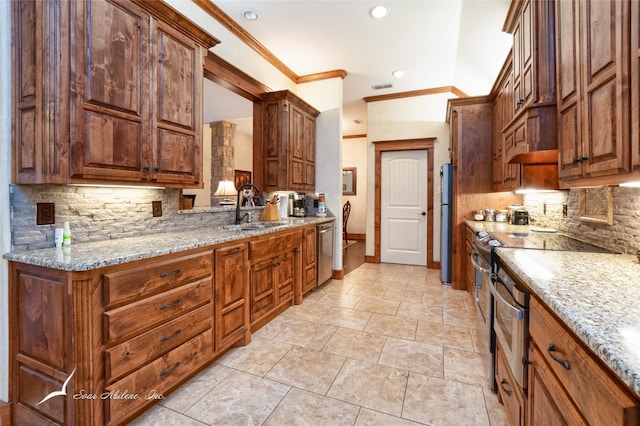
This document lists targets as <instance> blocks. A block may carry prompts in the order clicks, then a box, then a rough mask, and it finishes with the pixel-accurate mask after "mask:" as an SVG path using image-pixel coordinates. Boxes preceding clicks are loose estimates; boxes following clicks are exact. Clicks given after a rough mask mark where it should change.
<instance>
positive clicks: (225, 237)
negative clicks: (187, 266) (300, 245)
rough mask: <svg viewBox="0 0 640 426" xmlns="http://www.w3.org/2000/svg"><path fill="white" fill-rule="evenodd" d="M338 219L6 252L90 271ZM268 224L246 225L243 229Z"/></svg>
mask: <svg viewBox="0 0 640 426" xmlns="http://www.w3.org/2000/svg"><path fill="white" fill-rule="evenodd" d="M334 220H335V217H306V218H295V219H282V220H280V221H278V223H277V224H276V225H277V226H273V227H270V228H264V229H251V230H234V229H229V228H231V226H210V227H203V228H201V229H198V230H189V231H179V232H165V233H158V234H149V235H141V236H137V237H128V238H119V239H113V240H104V241H96V242H84V243H78V244H72V245H71V246H70V248H69V249H66V250H65V249H56V248H48V249H38V250H29V251H25V252H20V253H5V254H4V256H3V257H4V258H5V259H7V260H10V261H13V262H20V263H25V264H29V265H37V266H44V267H47V268H52V269H59V270H63V271H74V272H78V271H90V270H93V269H98V268H102V267H106V266H113V265H119V264H122V263H126V262H131V261H134V260H141V259H148V258H152V257H156V256H161V255H165V254H171V253H179V252H181V251H186V250H190V249H195V248H200V247H207V246H212V245H216V244H221V243H227V242H230V241H236V240H238V241H239V240H243V239H246V238H251V237H255V236H258V235H264V234H268V233H273V232H279V231H283V230H288V229H293V228H297V227H302V226H307V225H316V224H318V223H325V222H332V221H334ZM260 223H268V222H253V223H251V224H247V223H244V224H242V225H241V226H247V225H258V224H260Z"/></svg>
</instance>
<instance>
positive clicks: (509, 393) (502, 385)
mask: <svg viewBox="0 0 640 426" xmlns="http://www.w3.org/2000/svg"><path fill="white" fill-rule="evenodd" d="M506 384H508V383H507V380H506V379H502V382H500V387H501V388H502V390H503V391H504V393H506V394H507V396H511V391H510V390H509V389H507V388H505V387H504V385H506Z"/></svg>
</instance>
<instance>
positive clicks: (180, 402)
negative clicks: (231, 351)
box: [160, 364, 233, 413]
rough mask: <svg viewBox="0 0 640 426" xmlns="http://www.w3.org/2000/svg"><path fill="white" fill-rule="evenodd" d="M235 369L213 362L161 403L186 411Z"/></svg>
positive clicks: (181, 411)
mask: <svg viewBox="0 0 640 426" xmlns="http://www.w3.org/2000/svg"><path fill="white" fill-rule="evenodd" d="M231 373H233V370H232V369H231V368H227V367H225V366H223V365H219V364H212V365H210V366H209V367H207V368H205V369H204V370H202V371H201V372H200V373H198V374H197V375H196V376H195V377H194V378H192V379H191V380H189V381H188V382H187V383H185V384H183V385H182V386H180V387H179V388H178V389H176V390H174V391H173V392H171V393H170V394H169V395H167V396H166V397H165V399H163V400H161V401H160V405H163V406H165V407H167V408H170V409H171V410H173V411H177V412H179V413H184V412H185V411H187V410H188V409H189V408H190V407H191V406H192V405H193V404H195V403H196V402H197V401H198V400H199V399H200V398H202V397H203V396H205V395H206V394H207V393H208V392H209V391H210V390H211V389H212V388H214V387H216V386H217V385H218V384H219V383H220V382H222V381H223V380H224V379H226V378H227V377H228V376H229V375H230V374H231Z"/></svg>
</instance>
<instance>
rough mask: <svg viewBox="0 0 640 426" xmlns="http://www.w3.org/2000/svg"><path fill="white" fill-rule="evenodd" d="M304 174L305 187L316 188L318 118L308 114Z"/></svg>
mask: <svg viewBox="0 0 640 426" xmlns="http://www.w3.org/2000/svg"><path fill="white" fill-rule="evenodd" d="M304 134H305V138H304V140H305V144H304V175H305V179H304V181H305V188H306V189H307V190H308V191H315V189H316V119H315V117H311V116H310V115H308V114H306V115H305V117H304Z"/></svg>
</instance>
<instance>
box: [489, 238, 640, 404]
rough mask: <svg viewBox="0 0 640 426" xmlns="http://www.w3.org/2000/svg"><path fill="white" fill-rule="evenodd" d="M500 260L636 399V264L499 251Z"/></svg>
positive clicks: (625, 259)
mask: <svg viewBox="0 0 640 426" xmlns="http://www.w3.org/2000/svg"><path fill="white" fill-rule="evenodd" d="M496 252H497V253H498V255H499V256H500V258H501V259H502V260H503V261H504V262H505V264H506V265H508V266H509V267H510V268H511V269H512V270H513V271H514V272H515V273H517V274H518V275H519V276H520V278H521V279H522V281H523V282H524V284H526V285H527V286H528V287H529V288H530V289H531V290H532V292H533V293H535V294H536V295H537V296H538V297H539V298H540V299H541V300H542V301H543V302H544V303H545V304H546V305H547V306H549V308H551V310H552V311H553V312H555V313H556V314H557V316H558V317H559V318H561V319H562V320H563V321H564V322H565V324H566V325H567V326H568V327H569V328H570V329H571V330H573V332H574V333H575V334H576V335H577V336H578V337H579V338H580V339H581V340H582V341H583V342H584V343H585V344H586V345H587V347H589V348H590V349H591V350H592V351H593V352H594V353H595V354H596V356H598V357H599V358H600V359H601V360H602V361H603V362H604V363H605V364H606V365H608V366H609V367H610V368H611V369H612V370H613V372H614V373H616V375H617V376H618V377H619V378H620V379H621V380H622V382H624V383H626V384H627V385H628V386H629V387H630V388H631V389H633V390H634V391H635V393H636V394H637V395H638V396H640V263H639V262H638V260H637V258H636V257H635V256H631V255H624V254H602V253H583V252H568V251H550V250H528V249H514V248H498V249H496Z"/></svg>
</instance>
